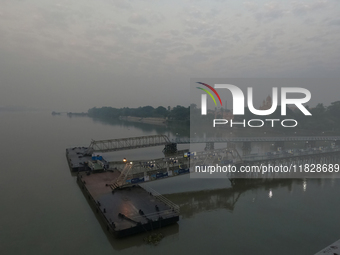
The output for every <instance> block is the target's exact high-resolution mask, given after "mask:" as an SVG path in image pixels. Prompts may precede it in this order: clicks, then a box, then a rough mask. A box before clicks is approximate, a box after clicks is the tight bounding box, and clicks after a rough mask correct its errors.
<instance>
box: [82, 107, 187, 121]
mask: <svg viewBox="0 0 340 255" xmlns="http://www.w3.org/2000/svg"><path fill="white" fill-rule="evenodd" d="M88 116H90V117H94V118H103V119H112V118H119V117H120V116H133V117H140V118H148V117H153V118H166V119H167V120H168V122H172V121H181V122H185V123H189V121H190V107H184V106H180V105H177V106H176V107H174V108H172V109H170V107H168V108H165V107H163V106H158V107H157V108H154V107H152V106H144V107H138V108H129V107H124V108H113V107H101V108H96V107H94V108H91V109H89V110H88Z"/></svg>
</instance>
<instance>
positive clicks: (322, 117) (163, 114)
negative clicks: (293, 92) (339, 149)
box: [88, 101, 340, 131]
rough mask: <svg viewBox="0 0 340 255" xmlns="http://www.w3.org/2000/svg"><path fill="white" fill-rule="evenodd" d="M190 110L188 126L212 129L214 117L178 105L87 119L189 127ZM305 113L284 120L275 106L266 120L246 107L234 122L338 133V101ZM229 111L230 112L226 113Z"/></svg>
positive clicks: (105, 111) (96, 111)
mask: <svg viewBox="0 0 340 255" xmlns="http://www.w3.org/2000/svg"><path fill="white" fill-rule="evenodd" d="M190 108H191V122H192V123H195V120H197V123H202V121H201V120H202V118H204V119H205V121H204V122H205V123H206V124H207V125H209V126H210V125H211V123H212V120H213V119H214V118H215V113H212V112H211V111H210V113H208V114H207V115H206V116H202V115H201V109H200V108H198V107H197V106H196V105H195V104H192V105H191V106H189V107H184V106H180V105H177V106H176V107H174V108H172V109H170V107H168V108H165V107H163V106H159V107H157V108H154V107H152V106H144V107H138V108H128V107H124V108H113V107H101V108H96V107H94V108H91V109H89V110H88V116H90V117H95V118H103V119H114V118H116V119H117V118H119V117H120V116H135V117H140V118H147V117H156V118H166V119H167V121H168V123H171V122H182V123H186V124H189V123H190ZM306 108H307V109H308V111H309V112H310V113H311V114H312V116H305V115H304V114H303V113H302V112H301V111H300V110H299V109H296V110H291V109H289V108H287V112H286V116H281V106H278V107H277V109H276V111H275V112H274V113H272V114H271V115H268V116H258V115H254V114H253V113H251V112H250V111H249V109H248V107H245V115H243V116H234V120H235V121H240V120H242V119H246V120H248V119H263V120H265V119H283V118H284V119H295V120H297V121H298V127H297V128H299V129H306V130H320V131H339V130H340V101H336V102H333V103H331V104H330V105H329V106H324V105H323V104H318V105H317V106H316V107H314V108H310V107H308V106H306ZM222 111H226V110H223V109H222V110H221V109H219V110H217V113H216V118H223V117H222ZM227 111H229V110H227ZM265 123H266V125H267V126H270V125H271V122H265Z"/></svg>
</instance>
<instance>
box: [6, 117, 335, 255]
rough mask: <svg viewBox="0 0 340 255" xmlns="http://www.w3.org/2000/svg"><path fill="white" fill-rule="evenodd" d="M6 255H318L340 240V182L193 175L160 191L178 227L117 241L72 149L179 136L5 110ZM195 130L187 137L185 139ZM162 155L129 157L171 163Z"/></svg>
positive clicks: (175, 180)
mask: <svg viewBox="0 0 340 255" xmlns="http://www.w3.org/2000/svg"><path fill="white" fill-rule="evenodd" d="M0 117H1V124H0V132H1V148H0V150H1V151H0V153H1V177H0V187H1V189H0V190H1V193H0V201H1V211H0V215H1V217H0V227H1V231H0V254H6V255H7V254H15V255H18V254H34V255H39V254H82V255H86V254H89V255H90V254H101V255H105V254H117V253H119V254H230V255H241V254H242V255H244V254H253V255H254V254H255V255H257V254H259V255H260V254H261V255H264V254H275V255H280V254H282V255H287V254H289V255H290V254H296V255H300V254H301V255H302V254H306V255H307V254H314V253H316V252H318V251H319V250H321V249H322V248H324V247H326V246H328V245H329V244H331V243H333V242H334V241H336V240H338V239H339V238H340V223H339V213H340V203H339V201H340V199H339V194H340V181H339V180H338V179H324V180H319V179H308V180H277V181H275V182H271V183H249V182H246V181H245V180H241V181H240V182H239V183H237V184H236V185H235V186H234V187H231V185H230V183H229V181H228V180H226V179H223V180H218V179H217V180H216V179H214V180H209V181H205V180H194V179H190V177H189V175H185V176H180V177H176V178H171V179H167V180H161V181H157V182H153V183H150V186H151V187H153V188H154V189H156V190H157V191H159V192H161V193H163V194H168V195H167V197H168V198H169V199H170V200H171V201H173V202H174V203H176V204H178V205H180V207H181V217H180V221H179V222H178V224H176V225H173V226H170V227H167V228H164V229H162V230H160V231H159V232H162V233H163V234H164V235H165V238H164V239H163V240H162V241H161V242H160V243H159V244H158V245H157V246H153V245H149V244H145V243H144V242H143V237H144V236H146V234H142V235H136V236H133V237H129V238H126V239H123V240H116V239H114V238H113V237H111V236H109V235H107V233H106V230H105V228H103V227H102V225H101V224H100V221H98V219H97V217H96V214H95V213H94V212H93V210H92V209H91V207H90V206H89V204H88V202H87V200H86V198H85V197H84V195H83V193H82V192H81V190H80V188H79V186H78V185H77V182H76V179H75V177H74V176H72V174H71V173H70V170H69V168H68V165H67V162H66V157H65V149H66V148H68V147H74V146H88V145H89V144H90V141H91V139H95V140H99V139H110V138H122V137H132V136H143V135H153V134H166V135H169V136H171V137H174V136H176V135H178V136H180V135H181V133H183V132H182V131H180V130H176V129H167V128H165V127H154V126H150V125H146V124H145V125H141V124H132V123H131V124H124V123H121V122H113V123H104V122H101V121H94V120H93V119H91V118H88V117H72V118H69V117H67V116H65V115H64V116H63V115H62V116H52V115H51V114H50V113H49V112H0ZM184 132H185V131H184ZM161 149H162V148H159V147H156V148H152V149H147V150H145V151H134V152H129V151H126V152H120V153H119V154H113V155H110V157H111V158H112V159H118V158H121V157H122V156H125V157H129V158H133V157H137V156H138V155H139V157H141V158H145V157H149V158H158V157H161V156H162V154H161V152H160V151H161Z"/></svg>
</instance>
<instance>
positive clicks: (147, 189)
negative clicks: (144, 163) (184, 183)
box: [141, 184, 179, 213]
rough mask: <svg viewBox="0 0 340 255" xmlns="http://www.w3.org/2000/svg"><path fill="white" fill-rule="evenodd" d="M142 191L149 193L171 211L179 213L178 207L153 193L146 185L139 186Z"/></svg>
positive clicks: (158, 194) (155, 192)
mask: <svg viewBox="0 0 340 255" xmlns="http://www.w3.org/2000/svg"><path fill="white" fill-rule="evenodd" d="M141 186H142V187H143V189H145V190H146V191H147V192H149V193H151V194H152V195H153V196H154V197H155V198H156V199H158V200H159V201H161V202H163V203H164V204H166V205H168V206H169V207H170V208H171V209H172V210H174V211H175V212H176V213H179V206H178V205H176V204H175V203H173V202H172V201H170V200H169V199H167V198H166V197H164V196H163V195H161V194H160V193H158V192H157V191H155V190H154V189H153V188H151V187H149V186H148V185H145V184H143V185H141Z"/></svg>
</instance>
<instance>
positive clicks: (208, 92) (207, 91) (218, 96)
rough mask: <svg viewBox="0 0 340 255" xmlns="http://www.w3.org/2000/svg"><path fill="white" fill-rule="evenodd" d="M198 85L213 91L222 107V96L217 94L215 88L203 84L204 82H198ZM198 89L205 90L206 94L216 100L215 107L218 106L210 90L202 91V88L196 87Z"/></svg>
mask: <svg viewBox="0 0 340 255" xmlns="http://www.w3.org/2000/svg"><path fill="white" fill-rule="evenodd" d="M196 83H198V84H201V85H203V86H206V87H207V88H209V89H211V91H212V92H214V93H215V95H216V96H217V98H218V100H219V101H220V103H221V106H222V100H221V98H220V95H219V94H218V93H217V91H216V90H215V89H214V88H213V87H211V86H210V85H208V84H205V83H203V82H196ZM196 88H198V89H201V90H203V91H204V92H206V93H207V94H208V95H209V96H210V97H211V98H212V99H213V100H214V103H215V106H217V103H216V100H215V98H214V96H213V95H212V94H211V93H210V91H209V90H206V89H202V88H200V87H196Z"/></svg>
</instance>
